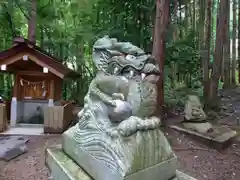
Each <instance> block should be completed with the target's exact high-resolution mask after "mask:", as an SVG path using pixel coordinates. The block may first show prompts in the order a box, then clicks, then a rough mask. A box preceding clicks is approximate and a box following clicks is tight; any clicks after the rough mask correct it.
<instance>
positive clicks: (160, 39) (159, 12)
mask: <svg viewBox="0 0 240 180" xmlns="http://www.w3.org/2000/svg"><path fill="white" fill-rule="evenodd" d="M169 7H170V1H169V0H156V18H155V25H154V39H153V51H152V55H153V56H154V57H155V58H156V60H157V62H158V64H159V69H160V78H159V81H158V83H157V88H158V97H157V102H158V103H157V112H156V115H158V116H160V117H163V104H164V85H163V81H164V50H165V42H164V41H165V37H166V30H167V26H168V22H169V13H170V12H169Z"/></svg>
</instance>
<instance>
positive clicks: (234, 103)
mask: <svg viewBox="0 0 240 180" xmlns="http://www.w3.org/2000/svg"><path fill="white" fill-rule="evenodd" d="M221 96H222V107H223V108H222V109H223V110H222V111H221V112H220V113H218V115H217V117H215V119H217V120H218V122H219V123H221V124H224V125H227V126H229V127H231V128H232V129H235V130H237V131H238V132H240V120H239V117H240V88H238V89H235V90H232V91H228V92H223V93H222V94H221ZM168 121H171V119H170V120H168ZM164 132H165V135H166V137H167V138H168V140H169V142H170V144H171V145H172V148H173V150H174V151H175V153H176V155H177V156H178V159H179V170H181V171H183V172H186V173H188V174H189V175H191V176H193V177H195V178H197V179H198V180H240V137H238V138H236V140H235V141H234V142H233V144H232V145H231V146H230V147H229V148H228V149H226V150H224V151H221V152H218V151H216V150H214V149H211V148H209V147H207V146H204V145H202V144H200V143H198V142H196V141H193V140H191V139H190V138H189V137H188V136H186V135H184V134H181V133H179V132H176V131H174V130H171V129H165V130H164ZM28 138H29V143H28V152H27V153H26V154H23V155H21V156H19V157H17V158H15V159H13V160H11V161H10V162H3V161H0V180H48V179H49V171H48V169H47V168H46V166H45V164H44V163H45V162H44V153H45V149H46V147H48V146H49V145H53V144H59V143H61V136H60V135H55V136H52V135H51V136H50V135H46V136H29V137H28Z"/></svg>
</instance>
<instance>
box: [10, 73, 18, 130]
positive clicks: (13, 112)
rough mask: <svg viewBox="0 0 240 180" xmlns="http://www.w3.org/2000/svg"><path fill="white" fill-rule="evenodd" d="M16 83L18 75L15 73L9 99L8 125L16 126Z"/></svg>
mask: <svg viewBox="0 0 240 180" xmlns="http://www.w3.org/2000/svg"><path fill="white" fill-rule="evenodd" d="M18 84H19V76H18V75H17V74H15V78H14V86H13V96H12V101H11V114H10V126H12V127H13V126H16V124H17V97H18V90H19V88H18Z"/></svg>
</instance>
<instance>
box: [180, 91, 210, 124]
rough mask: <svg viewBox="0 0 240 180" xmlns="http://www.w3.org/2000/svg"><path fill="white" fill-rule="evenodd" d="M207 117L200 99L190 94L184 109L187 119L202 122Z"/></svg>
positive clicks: (185, 118)
mask: <svg viewBox="0 0 240 180" xmlns="http://www.w3.org/2000/svg"><path fill="white" fill-rule="evenodd" d="M206 119H207V116H206V114H205V112H204V111H203V108H202V105H201V103H200V100H199V98H198V97H197V96H194V95H189V96H188V100H187V102H186V104H185V109H184V120H185V121H196V122H201V121H204V120H206Z"/></svg>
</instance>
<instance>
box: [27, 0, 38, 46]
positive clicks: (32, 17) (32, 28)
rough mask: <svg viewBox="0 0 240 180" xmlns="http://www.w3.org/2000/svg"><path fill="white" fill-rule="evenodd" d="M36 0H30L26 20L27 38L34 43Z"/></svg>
mask: <svg viewBox="0 0 240 180" xmlns="http://www.w3.org/2000/svg"><path fill="white" fill-rule="evenodd" d="M36 20H37V0H31V6H30V10H29V20H28V40H29V41H31V42H32V43H34V44H36V26H37V23H36Z"/></svg>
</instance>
